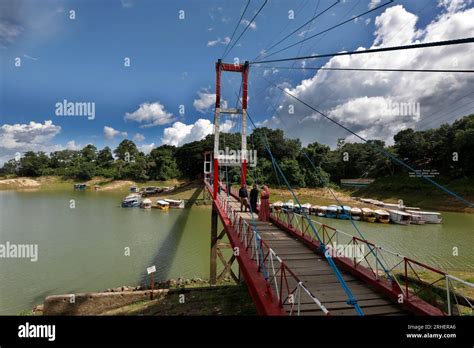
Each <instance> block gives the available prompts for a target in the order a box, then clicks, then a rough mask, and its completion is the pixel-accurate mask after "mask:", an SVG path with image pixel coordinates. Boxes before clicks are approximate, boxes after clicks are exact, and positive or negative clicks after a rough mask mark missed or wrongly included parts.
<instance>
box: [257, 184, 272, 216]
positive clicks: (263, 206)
mask: <svg viewBox="0 0 474 348" xmlns="http://www.w3.org/2000/svg"><path fill="white" fill-rule="evenodd" d="M258 219H259V220H260V221H268V220H269V219H270V191H269V190H268V186H267V185H264V186H263V191H262V194H261V195H260V210H259V211H258Z"/></svg>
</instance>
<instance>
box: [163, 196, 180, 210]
mask: <svg viewBox="0 0 474 348" xmlns="http://www.w3.org/2000/svg"><path fill="white" fill-rule="evenodd" d="M164 201H165V202H168V203H169V204H170V208H179V209H183V208H184V206H185V204H184V200H182V199H178V200H177V199H169V198H165V199H164Z"/></svg>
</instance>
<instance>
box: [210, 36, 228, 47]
mask: <svg viewBox="0 0 474 348" xmlns="http://www.w3.org/2000/svg"><path fill="white" fill-rule="evenodd" d="M229 42H230V37H228V36H226V37H225V38H223V39H222V40H221V38H220V37H218V38H217V39H216V40H210V41H208V42H207V45H206V46H207V47H212V46H215V45H227V44H228V43H229Z"/></svg>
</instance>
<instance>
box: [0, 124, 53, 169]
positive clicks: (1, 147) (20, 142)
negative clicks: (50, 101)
mask: <svg viewBox="0 0 474 348" xmlns="http://www.w3.org/2000/svg"><path fill="white" fill-rule="evenodd" d="M60 132H61V127H60V126H57V125H55V124H53V122H52V121H51V120H48V121H44V124H42V123H37V122H34V121H31V122H30V123H28V124H25V123H23V124H18V123H17V124H4V125H2V126H1V127H0V153H1V156H0V163H3V162H5V161H8V160H10V159H11V158H13V157H14V156H15V153H16V152H19V153H23V152H25V151H44V152H50V151H56V150H59V149H60V148H61V147H60V146H59V145H54V144H51V143H50V142H51V140H52V139H53V138H54V137H55V136H56V135H58V134H59V133H60Z"/></svg>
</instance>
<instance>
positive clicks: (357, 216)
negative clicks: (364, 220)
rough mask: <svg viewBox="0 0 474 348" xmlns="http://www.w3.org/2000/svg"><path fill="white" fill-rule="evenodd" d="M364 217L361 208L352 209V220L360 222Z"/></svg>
mask: <svg viewBox="0 0 474 348" xmlns="http://www.w3.org/2000/svg"><path fill="white" fill-rule="evenodd" d="M361 216H362V210H361V209H360V208H357V207H353V208H351V218H352V220H356V221H357V220H360V218H361Z"/></svg>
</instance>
